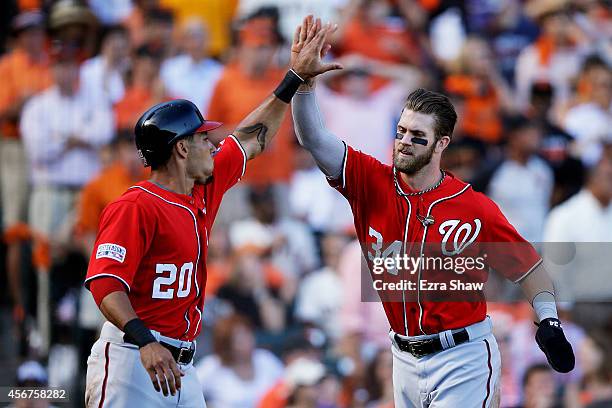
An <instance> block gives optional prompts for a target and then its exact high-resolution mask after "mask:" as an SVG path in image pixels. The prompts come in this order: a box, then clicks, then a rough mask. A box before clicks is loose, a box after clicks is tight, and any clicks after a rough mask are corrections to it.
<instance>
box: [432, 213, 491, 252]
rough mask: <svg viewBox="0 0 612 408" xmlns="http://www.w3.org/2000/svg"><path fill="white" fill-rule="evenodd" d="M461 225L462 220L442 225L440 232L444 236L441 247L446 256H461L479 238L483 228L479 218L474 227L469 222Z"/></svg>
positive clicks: (448, 221)
mask: <svg viewBox="0 0 612 408" xmlns="http://www.w3.org/2000/svg"><path fill="white" fill-rule="evenodd" d="M460 223H461V221H460V220H447V221H444V222H443V223H442V224H440V228H438V232H439V233H440V235H443V238H442V243H441V245H442V253H443V254H444V255H447V256H453V255H459V254H460V253H461V252H463V251H464V250H465V248H467V247H468V246H470V245H471V244H472V243H473V242H474V241H475V240H476V238H477V237H478V234H479V233H480V227H481V226H482V224H481V222H480V220H479V219H478V218H476V219H475V220H474V226H472V224H471V223H469V222H465V223H463V224H461V225H459V224H460ZM449 246H450V247H451V249H449Z"/></svg>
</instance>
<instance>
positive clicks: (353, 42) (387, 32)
mask: <svg viewBox="0 0 612 408" xmlns="http://www.w3.org/2000/svg"><path fill="white" fill-rule="evenodd" d="M397 3H398V10H399V11H400V13H401V14H402V15H401V17H398V18H395V19H392V18H391V11H392V5H391V2H390V1H384V0H382V1H381V0H351V2H350V4H349V5H348V6H347V7H345V8H344V10H343V12H342V16H341V18H340V24H339V30H338V32H337V34H336V37H337V39H338V44H337V46H339V50H340V53H342V54H360V55H363V56H364V57H368V58H371V59H376V60H379V61H385V62H393V63H410V64H414V65H417V66H420V65H421V63H422V62H423V58H424V55H423V53H422V48H421V47H420V46H419V43H420V39H419V34H418V31H417V29H418V28H419V27H422V25H423V23H424V18H425V12H424V10H423V9H422V6H421V5H420V4H419V3H418V2H416V1H411V0H398V1H397Z"/></svg>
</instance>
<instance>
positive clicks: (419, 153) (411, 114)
mask: <svg viewBox="0 0 612 408" xmlns="http://www.w3.org/2000/svg"><path fill="white" fill-rule="evenodd" d="M434 126H435V118H434V115H428V114H425V113H420V112H415V111H412V110H409V109H404V111H403V112H402V116H401V117H400V120H399V122H398V124H397V131H396V136H395V146H394V149H393V165H394V166H395V168H396V169H397V170H399V171H401V172H402V173H406V174H409V175H412V174H415V173H417V172H418V171H420V170H421V169H423V167H425V166H427V165H428V164H430V163H431V162H432V158H433V157H434V154H435V152H436V147H439V146H438V145H439V143H438V141H436V136H435V132H434ZM414 137H416V138H419V139H423V140H424V141H426V142H427V146H424V145H423V144H419V143H415V142H413V140H412V138H414ZM438 160H439V159H438ZM438 163H439V161H438Z"/></svg>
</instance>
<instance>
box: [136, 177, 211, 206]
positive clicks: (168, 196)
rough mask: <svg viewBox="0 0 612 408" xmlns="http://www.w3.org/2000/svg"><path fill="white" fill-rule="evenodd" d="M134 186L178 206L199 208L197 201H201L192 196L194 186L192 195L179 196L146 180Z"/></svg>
mask: <svg viewBox="0 0 612 408" xmlns="http://www.w3.org/2000/svg"><path fill="white" fill-rule="evenodd" d="M136 186H138V187H141V188H144V189H146V190H148V191H150V192H151V193H154V194H155V195H158V196H160V197H161V198H163V199H165V200H168V201H172V202H175V203H178V204H184V205H189V206H193V207H199V205H198V204H200V203H199V202H198V201H201V199H200V200H198V199H197V198H196V197H195V195H194V194H193V190H196V185H194V189H193V190H192V195H187V194H179V193H175V192H174V191H170V190H166V189H165V188H162V187H160V186H158V185H157V184H155V183H152V182H150V181H148V180H145V181H141V182H140V183H138V184H136Z"/></svg>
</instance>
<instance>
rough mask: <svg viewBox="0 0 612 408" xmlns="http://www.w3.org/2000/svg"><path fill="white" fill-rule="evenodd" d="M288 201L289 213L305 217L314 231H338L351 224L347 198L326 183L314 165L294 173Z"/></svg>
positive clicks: (351, 219)
mask: <svg viewBox="0 0 612 408" xmlns="http://www.w3.org/2000/svg"><path fill="white" fill-rule="evenodd" d="M289 203H290V205H291V212H292V214H293V215H294V216H295V217H297V218H300V219H303V220H305V221H306V222H307V223H308V225H310V226H311V227H312V228H313V229H314V230H315V231H322V232H340V231H346V230H347V229H349V228H351V226H352V225H353V213H352V212H351V207H350V205H349V203H348V201H346V199H345V198H344V197H342V195H341V194H340V193H339V192H337V191H336V190H334V189H333V188H331V187H330V186H329V184H328V183H327V181H326V180H325V175H324V174H323V173H322V172H321V170H319V168H318V167H316V166H315V167H312V168H310V169H307V170H298V171H296V172H294V173H293V176H292V178H291V183H290V187H289Z"/></svg>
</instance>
